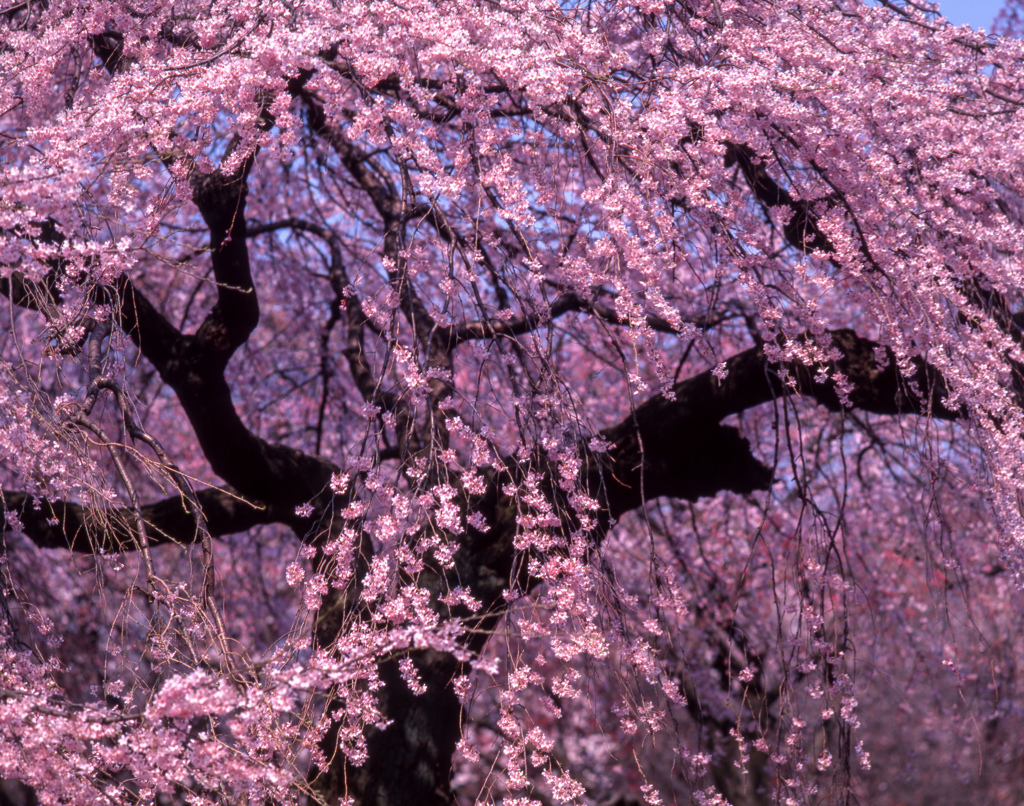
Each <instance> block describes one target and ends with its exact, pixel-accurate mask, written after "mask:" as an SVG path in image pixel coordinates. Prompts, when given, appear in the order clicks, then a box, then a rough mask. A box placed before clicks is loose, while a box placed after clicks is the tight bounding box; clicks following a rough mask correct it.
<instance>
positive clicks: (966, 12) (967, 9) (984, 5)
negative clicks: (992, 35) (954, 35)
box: [939, 0, 1003, 31]
mask: <svg viewBox="0 0 1024 806" xmlns="http://www.w3.org/2000/svg"><path fill="white" fill-rule="evenodd" d="M1002 7H1003V0H939V10H940V11H941V12H942V16H944V17H945V18H946V19H947V20H949V21H950V22H952V23H954V24H955V25H971V26H973V27H974V28H984V29H985V30H986V31H989V30H991V29H992V20H994V19H995V18H996V14H998V13H999V9H1001V8H1002Z"/></svg>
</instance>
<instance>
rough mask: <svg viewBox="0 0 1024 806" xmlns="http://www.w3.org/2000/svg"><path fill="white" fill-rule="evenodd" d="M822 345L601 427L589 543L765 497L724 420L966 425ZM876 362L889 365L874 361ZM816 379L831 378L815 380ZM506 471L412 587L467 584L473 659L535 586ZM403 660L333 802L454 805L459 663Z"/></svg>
mask: <svg viewBox="0 0 1024 806" xmlns="http://www.w3.org/2000/svg"><path fill="white" fill-rule="evenodd" d="M831 341H832V344H831V347H832V348H833V349H834V350H835V351H836V353H837V354H838V356H839V357H838V358H837V359H836V360H835V361H834V363H833V364H830V365H828V366H805V365H798V364H793V363H790V364H786V365H783V366H781V367H780V366H778V365H776V364H773V363H772V362H771V361H770V360H769V358H768V356H767V355H766V352H765V348H764V346H763V345H758V346H756V347H752V348H750V349H749V350H746V351H744V352H742V353H739V354H738V355H736V356H734V357H733V358H731V359H729V360H728V361H727V362H726V370H727V374H726V375H725V377H724V378H722V379H721V380H720V379H719V378H718V377H716V375H715V374H714V373H713V372H712V371H708V372H704V373H701V374H699V375H697V376H695V377H693V378H690V379H687V380H685V381H682V382H680V383H678V384H676V386H675V387H674V388H673V390H672V391H673V396H672V397H669V396H658V397H655V398H652V399H650V400H648V401H647V402H646V403H644V404H643V405H641V406H639V407H638V408H637V409H636V411H635V412H634V413H633V414H631V415H630V416H628V417H626V418H625V419H623V420H622V422H620V423H619V424H617V425H615V426H612V427H611V428H608V429H605V430H604V431H603V432H601V435H600V436H601V437H602V438H603V439H604V440H605V441H607V442H609V443H611V445H612V447H611V448H610V449H609V450H608V451H607V453H604V454H601V453H594V452H592V451H591V450H590V449H589V447H587V446H586V445H581V446H580V452H581V454H582V455H583V457H584V467H583V470H582V471H581V472H582V478H581V481H582V483H583V486H584V488H585V490H586V491H587V492H588V493H589V494H590V495H591V496H592V497H593V498H595V499H596V500H598V501H599V502H600V504H601V506H602V511H601V517H600V519H599V528H598V531H597V533H596V534H595V538H596V539H600V538H601V537H602V536H603V533H604V531H605V530H606V529H607V528H608V527H609V525H610V523H611V522H612V519H615V518H619V517H621V516H622V515H623V514H625V513H626V512H628V511H630V510H632V509H636V508H638V507H641V506H643V505H644V504H645V503H646V502H647V501H650V500H653V499H654V498H657V497H658V496H671V497H676V498H683V499H689V500H696V499H698V498H701V497H709V496H714V495H716V494H718V493H720V492H722V491H726V490H729V491H733V492H737V493H751V492H754V491H758V490H767V489H768V488H769V487H770V485H771V482H772V469H771V468H769V467H767V466H765V465H764V464H763V463H762V462H761V461H759V460H758V458H757V457H756V456H755V455H754V454H753V452H752V451H751V447H750V445H749V443H748V441H747V440H746V439H745V438H744V437H743V436H742V435H741V434H740V432H739V430H738V429H736V428H734V427H732V426H727V425H722V424H721V420H723V419H725V418H726V417H728V416H730V415H733V414H738V413H740V412H742V411H746V410H748V409H751V408H754V407H756V406H759V405H762V404H765V403H769V402H771V401H773V400H777V399H780V398H783V397H786V396H789V395H795V394H799V395H801V396H804V397H806V398H808V399H810V400H813V401H815V402H816V403H817V404H819V405H821V406H823V407H825V408H826V409H829V410H830V411H840V410H842V409H843V408H844V407H846V406H849V407H852V408H856V409H860V410H863V411H868V412H874V413H877V414H885V415H893V416H900V415H925V416H932V417H938V418H943V419H955V418H958V417H960V416H961V413H960V412H958V411H953V410H951V409H949V408H947V407H946V405H945V403H944V402H943V401H944V398H945V396H946V387H945V383H944V381H943V379H942V378H941V376H939V375H938V373H937V372H936V371H935V370H934V369H933V368H931V367H929V366H928V365H927V364H926V363H925V362H924V361H921V360H915V361H913V362H912V367H913V374H912V375H910V376H909V377H905V376H901V375H900V373H899V372H898V370H897V368H896V361H895V357H894V356H893V355H892V353H891V352H889V351H887V350H883V349H881V348H880V346H879V345H878V344H877V343H875V342H873V341H870V340H868V339H863V338H860V337H859V336H857V335H856V334H855V333H854V332H853V331H851V330H837V331H834V332H833V333H832V334H831ZM881 355H884V356H885V357H886V359H887V361H884V362H882V363H879V357H880V356H881ZM822 373H825V374H826V375H827V377H826V378H824V380H823V379H822ZM839 375H842V376H843V378H844V384H845V386H846V388H847V394H846V396H845V398H844V397H842V396H841V395H840V394H839V392H838V391H837V387H836V378H837V377H838V376H839ZM503 464H504V468H503V469H502V470H500V471H497V472H495V473H493V474H492V476H491V478H490V479H489V483H488V489H487V491H486V493H485V494H484V495H482V496H479V497H475V498H473V499H471V500H467V501H466V502H465V504H466V506H467V507H469V508H471V509H472V510H473V511H475V512H479V513H481V514H482V515H483V516H484V517H485V518H486V520H487V522H488V523H489V528H488V530H487V531H486V532H475V531H473V532H470V533H469V534H468V535H467V536H466V537H464V538H463V540H462V543H461V546H460V548H459V550H458V551H457V552H456V554H455V558H454V559H455V568H454V570H452V571H450V572H447V573H446V572H444V571H442V570H440V569H437V568H434V569H428V570H427V571H425V572H424V573H423V574H422V575H421V577H420V578H419V584H420V585H421V586H423V587H426V588H427V589H430V590H432V591H433V592H435V593H436V592H438V591H442V590H446V589H448V588H449V587H453V586H455V585H463V586H465V587H468V588H469V589H470V590H471V592H472V593H473V596H474V597H475V598H476V599H478V600H479V601H480V602H481V603H482V609H481V611H480V613H478V614H476V615H474V616H472V617H469V618H467V619H466V622H467V625H469V626H471V627H472V629H471V630H470V631H469V632H468V634H467V637H466V639H465V644H466V648H467V649H469V650H470V651H479V650H481V649H482V648H483V646H484V644H485V643H486V642H487V640H488V638H489V636H490V634H491V632H492V631H493V630H494V628H495V627H496V625H497V623H498V620H499V619H500V618H501V616H502V614H503V613H504V611H505V608H506V607H507V600H506V598H505V594H506V593H507V591H509V590H520V591H527V590H529V589H531V588H532V587H533V586H534V585H535V584H536V583H537V580H535V579H531V578H530V577H529V575H528V564H527V563H523V562H517V558H519V556H520V555H519V552H518V551H517V550H516V548H515V538H516V536H517V534H518V531H519V529H520V523H521V519H520V517H519V516H520V514H521V512H520V509H521V502H517V501H516V500H514V498H513V497H511V495H510V494H509V493H506V492H505V490H506V489H508V488H509V486H512V487H514V486H515V484H514V482H515V481H516V480H517V478H519V477H521V476H522V474H523V473H524V472H525V469H524V467H523V463H522V462H518V461H515V460H512V459H508V460H507V461H506V462H504V463H503ZM544 464H545V461H544V457H542V456H538V457H537V458H536V465H537V466H538V467H539V468H543V467H544ZM510 483H511V485H510ZM548 493H549V495H552V496H558V495H559V493H558V492H557V490H556V489H555V486H554V485H549V490H548ZM558 504H559V508H560V509H562V515H563V518H565V519H566V521H567V525H568V526H570V527H571V525H572V523H571V522H572V521H573V520H574V517H575V516H574V513H572V512H571V511H566V509H567V508H568V509H569V510H571V507H568V505H567V502H566V501H565V500H564V499H560V500H559V501H558ZM412 660H413V662H414V663H415V664H416V666H417V668H418V669H419V671H420V675H421V677H422V678H423V680H424V681H427V684H428V686H429V687H430V693H429V694H428V695H427V697H413V696H412V695H411V694H410V693H409V692H408V690H407V688H406V687H405V686H404V685H403V684H402V683H401V682H399V681H397V680H396V681H395V683H394V685H389V686H388V687H386V689H385V690H384V692H383V693H382V695H381V699H380V706H381V709H382V713H383V714H384V716H385V717H386V718H389V719H392V720H394V721H393V723H392V724H391V725H390V726H389V727H388V728H387V729H385V730H383V731H377V730H373V731H371V732H370V735H369V737H368V738H369V746H370V748H371V753H370V760H369V761H368V762H367V764H366V765H365V766H364V767H361V768H349V769H345V767H344V764H345V762H344V761H343V760H342V759H341V758H339V759H338V761H337V762H336V763H335V767H334V768H332V770H331V771H329V773H327V774H326V775H324V776H323V777H321V778H320V779H318V781H317V783H316V785H317V786H318V788H319V789H320V791H321V792H322V793H323V794H325V795H326V796H327V797H328V798H330V797H338V796H340V795H342V794H347V795H350V796H354V797H355V799H356V802H357V803H360V804H370V803H373V804H401V803H411V802H416V803H420V804H429V806H448V804H450V803H451V790H450V786H449V780H448V779H449V776H450V774H451V762H452V758H453V755H454V751H455V744H456V742H457V741H458V731H453V730H452V726H453V725H458V724H459V720H460V717H461V705H460V704H459V702H458V700H457V699H456V698H455V697H454V696H452V693H451V691H450V689H449V686H448V683H447V681H450V680H451V679H452V678H453V677H454V676H455V675H456V674H458V673H460V671H461V670H462V664H460V663H458V662H457V661H456V660H455V659H454V658H452V657H451V656H450V655H440V654H439V653H433V654H432V655H431V656H429V657H428V656H426V655H422V654H415V653H414V654H413V656H412ZM389 663H393V661H392V662H389ZM389 668H390V667H389ZM442 695H443V696H442ZM331 739H332V737H331V736H328V737H327V740H326V743H325V745H324V746H323V749H324V751H325V753H327V754H328V757H330V756H331V755H332V754H333V753H334V748H333V747H332V746H330V741H331ZM431 776H433V777H432V778H431ZM413 778H415V781H416V784H415V793H416V796H415V799H414V800H411V799H410V798H409V796H408V795H409V790H408V789H407V787H406V786H405V782H406V781H407V780H412V779H413ZM343 782H345V783H344V784H343ZM343 786H344V788H343Z"/></svg>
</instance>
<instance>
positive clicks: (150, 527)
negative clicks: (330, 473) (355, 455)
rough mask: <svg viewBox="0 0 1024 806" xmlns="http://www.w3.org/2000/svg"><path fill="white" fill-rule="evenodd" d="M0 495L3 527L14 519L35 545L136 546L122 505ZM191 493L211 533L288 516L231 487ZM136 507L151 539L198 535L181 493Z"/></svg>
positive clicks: (186, 539)
mask: <svg viewBox="0 0 1024 806" xmlns="http://www.w3.org/2000/svg"><path fill="white" fill-rule="evenodd" d="M0 496H2V499H3V507H4V522H3V528H4V530H5V531H9V530H11V529H12V528H15V526H16V524H19V525H18V528H19V529H20V531H23V532H24V533H25V535H26V536H27V537H28V538H29V539H30V540H31V541H32V542H33V543H35V544H36V545H37V546H39V547H40V548H46V549H71V550H72V551H77V552H84V553H98V552H104V553H113V552H123V551H134V550H135V549H137V548H138V546H139V542H138V540H137V539H136V537H137V535H136V534H135V532H136V530H135V528H134V526H133V524H134V522H135V513H134V512H133V511H132V510H131V509H129V508H127V507H117V508H114V507H110V508H103V507H92V506H83V505H82V504H74V503H68V502H66V501H50V500H46V499H40V498H36V497H35V496H32V495H29V494H28V493H23V492H11V491H4V492H3V493H2V494H0ZM196 498H197V499H198V500H199V505H200V507H202V511H203V516H204V517H205V518H206V522H207V524H208V527H209V531H210V534H211V535H213V536H214V537H221V536H223V535H228V534H234V533H236V532H244V531H246V530H247V529H251V528H252V527H253V526H257V525H259V524H267V523H277V522H282V521H287V520H288V517H289V513H287V512H282V511H280V510H277V509H275V508H272V507H262V506H256V505H254V504H251V503H249V502H247V501H244V500H243V499H242V498H241V497H240V496H238V495H236V494H234V493H233V492H232V491H231V490H221V489H216V488H210V489H206V490H202V491H200V492H198V493H196ZM140 509H141V512H142V520H143V522H144V523H145V526H146V534H147V537H148V538H149V543H150V545H155V544H161V543H177V544H181V545H186V544H191V543H197V542H199V540H200V539H201V535H200V533H199V531H198V530H197V529H196V521H195V518H194V515H193V513H192V512H191V511H190V509H189V506H188V503H187V501H186V500H185V498H184V497H183V496H172V497H170V498H165V499H163V500H162V501H157V502H156V503H154V504H149V505H148V506H143V507H140ZM12 516H13V517H12ZM291 516H292V517H294V513H291Z"/></svg>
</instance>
